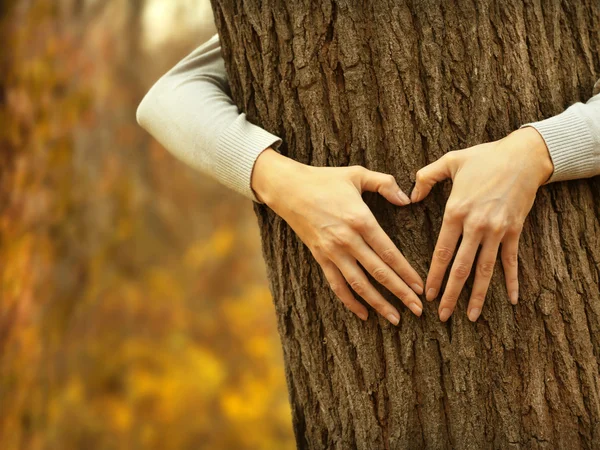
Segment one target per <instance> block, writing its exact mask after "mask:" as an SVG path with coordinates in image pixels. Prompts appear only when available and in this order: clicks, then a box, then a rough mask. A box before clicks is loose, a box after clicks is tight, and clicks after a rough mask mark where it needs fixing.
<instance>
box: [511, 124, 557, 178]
mask: <svg viewBox="0 0 600 450" xmlns="http://www.w3.org/2000/svg"><path fill="white" fill-rule="evenodd" d="M514 134H515V135H518V138H519V141H520V142H521V143H523V144H524V145H521V146H520V147H521V148H522V149H523V148H524V151H525V152H526V154H527V155H528V156H529V158H528V161H529V162H530V165H531V167H532V168H533V169H534V173H535V176H536V180H537V182H538V185H539V186H542V185H543V184H546V182H547V181H548V180H549V179H550V177H551V176H552V173H553V172H554V164H553V162H552V158H551V157H550V152H549V151H548V147H547V146H546V141H544V138H543V137H542V135H541V134H540V133H539V132H538V131H537V130H536V129H535V128H533V127H524V128H520V129H519V130H517V131H515V132H514Z"/></svg>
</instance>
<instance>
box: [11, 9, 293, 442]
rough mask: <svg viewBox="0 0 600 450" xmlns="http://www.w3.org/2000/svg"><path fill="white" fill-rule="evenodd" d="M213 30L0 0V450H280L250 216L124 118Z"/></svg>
mask: <svg viewBox="0 0 600 450" xmlns="http://www.w3.org/2000/svg"><path fill="white" fill-rule="evenodd" d="M213 33H215V27H214V23H213V18H212V12H211V10H210V5H209V2H208V1H205V0H202V1H198V0H179V1H177V2H173V1H169V0H106V1H105V0H17V1H15V0H13V1H3V2H1V3H0V442H1V443H2V449H3V450H15V449H31V450H37V449H61V450H63V449H67V450H68V449H86V450H94V449H161V450H169V449H178V450H179V449H198V448H210V449H217V450H218V449H230V448H236V449H285V448H293V437H292V430H291V425H290V411H289V405H288V399H287V390H286V387H285V379H284V372H283V366H282V364H283V363H282V355H281V346H280V343H279V339H278V337H277V331H276V325H275V316H274V311H273V307H272V302H271V297H270V295H269V291H268V288H267V284H266V278H265V273H264V264H263V262H262V258H261V255H260V244H259V235H258V230H257V226H256V219H255V217H254V214H253V212H252V208H251V203H250V201H248V200H246V199H244V198H242V197H241V196H239V195H237V194H234V193H232V192H229V191H227V190H225V189H224V188H222V187H220V186H219V185H217V184H216V183H215V182H213V181H211V180H210V179H208V178H206V177H204V176H202V175H200V174H198V173H197V172H194V171H192V170H190V169H188V168H186V167H185V166H184V165H183V164H182V163H180V162H178V161H177V160H175V159H174V158H173V157H172V156H170V154H169V153H167V152H166V151H165V150H164V149H163V148H162V147H160V145H158V144H157V143H156V142H155V141H154V140H153V139H152V138H151V137H150V136H149V135H147V134H146V133H145V132H144V131H143V130H141V129H140V128H139V127H138V126H137V124H136V122H135V110H136V107H137V105H138V103H139V101H140V100H141V98H142V96H143V95H144V93H145V92H146V91H147V90H148V88H149V87H150V86H151V85H152V83H153V82H154V81H155V80H156V79H157V78H158V77H159V76H160V75H161V74H162V73H164V72H165V71H166V70H168V68H170V67H171V66H172V65H173V64H174V63H176V62H177V61H178V60H179V59H181V58H182V57H183V56H185V55H186V54H187V53H188V52H189V51H191V50H192V49H193V48H195V47H196V46H198V45H199V44H201V43H202V42H204V41H205V40H206V39H207V38H208V37H210V36H211V35H212V34H213ZM199 107H201V105H199Z"/></svg>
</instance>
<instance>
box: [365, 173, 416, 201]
mask: <svg viewBox="0 0 600 450" xmlns="http://www.w3.org/2000/svg"><path fill="white" fill-rule="evenodd" d="M360 187H361V191H362V192H364V191H369V192H379V194H381V195H382V196H383V197H385V198H386V199H387V201H389V202H390V203H393V204H394V205H398V206H404V205H408V204H409V203H410V199H409V198H408V195H406V194H405V193H404V192H403V191H402V189H400V186H398V183H396V179H395V178H394V177H393V176H392V175H389V174H385V173H381V172H373V171H372V170H368V169H363V170H362V171H361V174H360Z"/></svg>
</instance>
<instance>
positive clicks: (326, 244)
mask: <svg viewBox="0 0 600 450" xmlns="http://www.w3.org/2000/svg"><path fill="white" fill-rule="evenodd" d="M315 251H317V252H319V253H321V254H323V255H325V256H326V257H327V258H329V259H331V257H332V256H333V255H334V254H336V253H337V246H336V244H335V242H334V241H333V240H332V239H324V240H321V241H320V242H319V243H318V244H315Z"/></svg>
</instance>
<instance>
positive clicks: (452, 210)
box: [444, 203, 467, 222]
mask: <svg viewBox="0 0 600 450" xmlns="http://www.w3.org/2000/svg"><path fill="white" fill-rule="evenodd" d="M466 215H467V214H466V208H465V207H464V206H462V205H459V204H457V203H448V204H447V205H446V210H445V211H444V220H445V221H447V222H458V221H462V220H463V219H464V218H465V217H466Z"/></svg>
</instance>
